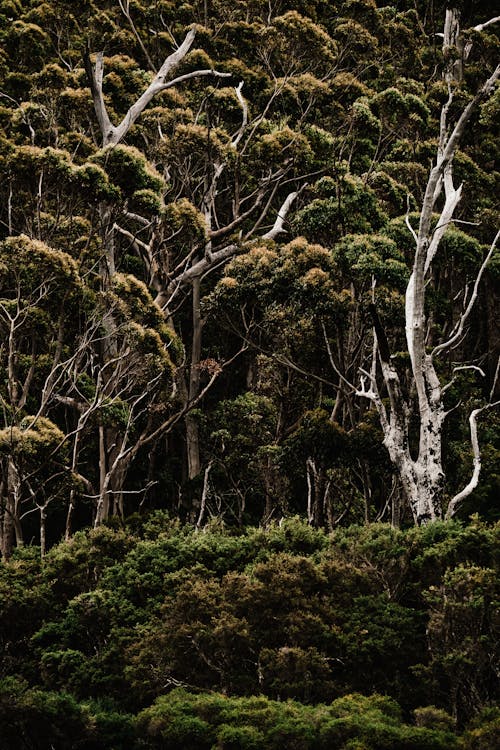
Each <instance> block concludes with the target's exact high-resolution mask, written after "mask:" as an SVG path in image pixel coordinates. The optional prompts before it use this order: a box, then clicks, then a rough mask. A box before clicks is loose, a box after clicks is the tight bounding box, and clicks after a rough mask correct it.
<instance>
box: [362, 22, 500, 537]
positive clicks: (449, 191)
mask: <svg viewBox="0 0 500 750" xmlns="http://www.w3.org/2000/svg"><path fill="white" fill-rule="evenodd" d="M494 20H498V19H492V21H494ZM492 21H489V22H487V23H486V24H481V25H479V26H476V27H475V29H474V30H475V31H481V30H482V29H483V28H484V27H485V26H486V25H488V24H489V23H491V22H492ZM455 48H457V49H460V50H461V53H462V54H461V57H460V58H458V59H457V58H456V57H455V56H454V52H453V50H454V49H455ZM469 52H470V44H469V43H467V42H465V41H464V40H463V38H462V37H461V36H460V35H459V28H458V12H457V11H456V10H448V11H447V13H446V22H445V31H444V39H443V53H444V58H445V64H446V68H445V81H446V85H447V88H448V99H447V101H446V103H445V104H444V106H443V108H442V110H441V119H440V133H439V145H438V152H437V159H436V164H435V166H434V167H433V169H432V170H431V173H430V175H429V179H428V182H427V186H426V189H425V195H424V199H423V203H422V208H421V212H420V219H419V226H418V230H417V231H415V230H414V229H413V228H412V226H411V223H410V221H409V220H408V228H409V230H410V232H411V233H412V235H413V237H414V240H415V245H416V249H415V255H414V259H413V270H412V273H411V276H410V279H409V282H408V286H407V289H406V296H405V299H406V313H405V316H406V338H407V345H408V353H409V357H410V362H411V365H410V367H411V386H410V396H409V397H407V396H405V394H404V391H403V387H402V381H401V378H400V375H399V373H398V370H397V367H396V365H395V363H394V361H393V360H392V358H391V353H390V349H389V343H388V339H387V335H386V333H385V330H384V328H383V326H382V324H381V322H380V318H379V315H378V313H377V310H376V307H375V305H373V306H372V308H371V313H372V317H373V327H374V328H373V330H374V353H373V359H372V365H371V370H370V371H369V372H368V371H366V370H364V371H363V373H362V378H361V388H360V389H359V390H358V391H357V393H358V395H359V396H362V397H364V398H368V399H370V400H371V401H372V402H373V403H374V404H375V406H376V409H377V411H378V414H379V417H380V423H381V426H382V430H383V433H384V445H385V446H386V448H387V450H388V452H389V456H390V458H391V461H392V463H393V465H394V467H395V469H396V471H397V474H398V476H399V479H400V481H401V485H402V487H403V492H404V495H405V497H406V500H407V502H408V504H409V507H410V508H411V511H412V514H413V518H414V521H415V523H416V524H418V525H420V524H425V523H428V522H429V521H435V520H436V519H439V518H441V517H442V516H443V513H444V514H445V515H446V518H451V517H452V516H453V515H454V514H455V513H456V512H457V511H458V509H459V507H460V505H461V503H462V501H463V500H464V498H465V497H467V496H468V495H469V494H470V493H471V492H472V491H473V490H474V489H475V487H476V486H477V483H478V479H479V473H480V470H481V458H480V451H479V444H478V437H477V417H478V416H479V414H480V413H481V412H482V411H483V410H484V409H485V408H491V407H492V406H494V405H495V404H494V403H489V404H487V405H486V406H484V407H481V408H477V409H474V410H473V411H472V412H471V414H470V417H469V422H470V431H471V445H472V451H473V457H474V458H473V461H474V468H473V474H472V477H471V479H470V481H469V483H468V484H467V485H466V487H464V488H463V489H462V490H461V491H460V492H459V493H457V494H456V495H455V496H454V497H452V498H451V500H450V501H449V503H448V507H447V509H444V508H443V490H444V481H445V476H444V471H443V465H442V461H443V457H442V442H443V424H444V421H445V419H446V416H447V411H446V408H445V400H444V395H445V393H446V391H447V390H448V388H449V387H450V385H451V383H452V382H453V380H451V381H449V382H448V383H447V384H446V385H444V386H443V385H442V384H441V381H440V378H439V375H438V365H437V360H438V357H439V355H441V354H442V353H444V352H447V351H449V350H450V349H451V348H452V347H453V345H455V344H456V343H457V342H458V341H459V340H460V339H461V337H462V335H463V333H464V327H465V324H466V322H467V319H468V318H469V316H470V313H471V311H472V308H473V306H474V303H475V301H476V299H477V294H478V287H479V283H480V281H481V278H482V275H483V273H484V270H485V268H486V265H487V263H488V261H489V260H490V258H491V257H492V255H493V252H494V250H495V247H496V243H497V241H498V238H499V236H500V232H499V233H497V235H496V237H495V239H494V240H493V242H492V244H491V246H490V248H489V251H488V252H487V254H486V257H485V258H484V260H483V262H482V265H481V267H480V269H479V272H478V274H477V276H476V280H475V283H474V287H473V290H472V292H471V294H470V297H469V299H468V300H467V302H466V303H465V304H464V310H463V311H462V312H461V314H460V315H459V317H458V320H457V321H456V322H455V326H454V328H453V331H452V333H451V335H450V336H449V337H448V339H447V340H445V341H442V342H441V343H439V344H437V345H436V346H435V347H434V348H433V349H432V351H430V352H428V351H427V345H426V342H427V333H428V325H429V319H428V313H427V310H426V299H427V294H428V286H427V285H428V280H429V277H430V272H431V270H432V262H433V260H434V258H435V256H436V254H437V252H438V250H439V246H440V242H441V240H442V238H443V236H444V234H445V232H446V231H447V229H448V228H449V225H450V224H451V222H452V221H453V216H454V212H455V209H456V207H457V205H458V202H459V201H460V198H461V195H462V185H460V186H459V187H457V188H455V186H454V180H453V161H454V158H455V156H456V154H457V149H458V146H459V143H460V141H461V139H462V137H463V136H464V133H465V131H466V129H467V126H468V123H469V121H470V118H471V115H472V113H473V111H474V109H475V108H476V107H477V106H478V105H479V104H480V103H481V102H482V101H484V100H485V99H486V98H487V97H488V96H489V95H490V94H491V92H492V91H493V89H494V86H495V83H496V81H497V80H498V77H499V75H500V66H497V67H496V69H495V70H494V72H493V73H492V75H491V76H490V77H489V78H488V80H487V81H486V82H485V83H484V84H483V85H482V86H481V88H480V89H479V91H478V93H477V94H476V95H475V97H474V98H473V99H472V100H471V101H470V102H469V103H468V104H467V106H466V107H465V109H463V111H462V112H461V114H460V116H459V117H458V119H457V121H456V123H455V124H454V126H453V127H451V126H450V122H449V119H450V117H449V115H450V110H451V108H452V105H453V103H454V99H455V95H456V88H457V85H458V84H459V83H460V81H461V78H462V63H463V61H464V60H466V59H467V56H468V54H469ZM443 197H444V205H443V206H442V208H441V209H440V212H439V218H438V219H437V222H436V221H435V212H436V210H437V209H438V205H439V203H440V200H441V198H443ZM379 365H380V370H381V375H382V382H383V385H384V388H385V391H386V393H387V397H388V400H389V403H388V405H386V403H384V400H383V396H384V394H383V392H382V391H381V389H380V387H379V385H378V382H377V377H376V375H377V370H378V366H379ZM467 367H468V365H463V366H460V367H457V368H456V370H458V369H464V368H467ZM473 369H478V368H476V367H475V366H473ZM412 389H414V390H415V392H416V397H417V407H416V411H415V410H414V409H413V406H412V402H411V395H412V394H411V390H412ZM497 403H499V402H497ZM412 416H416V418H417V420H418V423H419V426H418V433H419V435H418V448H416V449H415V450H414V452H413V446H412V435H411V431H412V425H411V420H412Z"/></svg>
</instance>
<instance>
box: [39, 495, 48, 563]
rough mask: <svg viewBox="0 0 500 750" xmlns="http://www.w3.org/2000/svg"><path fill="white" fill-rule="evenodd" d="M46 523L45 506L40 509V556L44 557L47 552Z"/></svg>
mask: <svg viewBox="0 0 500 750" xmlns="http://www.w3.org/2000/svg"><path fill="white" fill-rule="evenodd" d="M46 521H47V509H46V507H45V505H42V506H41V508H40V556H41V557H45V554H46V552H47V536H46Z"/></svg>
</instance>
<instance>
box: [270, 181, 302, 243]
mask: <svg viewBox="0 0 500 750" xmlns="http://www.w3.org/2000/svg"><path fill="white" fill-rule="evenodd" d="M298 195H299V193H298V192H297V191H296V192H294V193H289V195H288V196H287V197H286V199H285V200H284V202H283V204H282V206H281V208H280V210H279V211H278V216H277V217H276V221H275V222H274V225H273V227H272V229H270V230H269V232H266V233H265V234H263V235H262V239H263V240H274V239H275V238H276V237H277V236H278V234H280V233H281V232H285V231H286V230H285V229H284V224H285V220H286V217H287V215H288V212H289V211H290V208H291V207H292V204H293V202H294V200H295V199H296V197H297V196H298Z"/></svg>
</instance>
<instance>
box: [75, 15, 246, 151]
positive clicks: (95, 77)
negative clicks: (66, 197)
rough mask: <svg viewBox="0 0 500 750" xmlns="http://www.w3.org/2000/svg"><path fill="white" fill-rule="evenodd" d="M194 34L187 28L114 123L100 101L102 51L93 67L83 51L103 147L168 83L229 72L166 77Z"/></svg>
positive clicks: (122, 132)
mask: <svg viewBox="0 0 500 750" xmlns="http://www.w3.org/2000/svg"><path fill="white" fill-rule="evenodd" d="M127 6H128V4H127ZM122 10H123V5H122ZM124 12H125V11H124ZM195 36H196V30H195V29H191V30H190V31H189V32H188V33H187V34H186V36H185V38H184V41H183V42H182V44H181V45H180V47H179V48H178V49H176V50H175V52H172V54H171V55H169V56H168V57H167V58H166V60H165V61H164V63H163V65H162V66H161V68H160V70H159V71H158V72H157V73H156V75H155V76H154V78H153V80H152V81H151V83H150V84H149V86H148V87H147V89H146V90H145V91H143V93H142V94H141V95H140V96H139V98H138V99H137V100H136V101H135V102H134V104H132V106H131V107H130V109H129V110H128V112H127V114H126V115H125V117H124V118H123V120H122V121H121V122H120V124H119V125H117V126H115V125H113V123H112V122H111V120H110V118H109V115H108V112H107V109H106V104H105V101H104V95H103V92H102V83H103V75H104V55H103V52H98V53H97V56H96V62H95V67H94V66H93V65H92V62H91V60H90V54H89V52H88V51H87V53H86V54H85V55H84V65H85V70H86V72H87V77H88V79H89V83H90V90H91V92H92V98H93V100H94V109H95V112H96V116H97V120H98V122H99V127H100V129H101V134H102V139H103V146H108V145H116V144H117V143H120V141H121V140H123V138H124V137H125V136H126V135H127V133H128V131H129V130H130V128H131V127H132V125H133V124H134V122H135V121H136V120H137V118H138V117H139V116H140V115H141V113H142V112H143V111H144V110H145V109H146V107H147V106H148V104H149V103H150V101H151V100H152V99H153V98H154V97H155V96H156V95H157V94H158V93H160V92H162V91H165V90H166V89H168V88H171V87H172V86H176V85H177V84H179V83H183V82H184V81H187V80H190V79H192V78H198V77H200V76H201V77H203V76H209V75H210V76H215V77H226V76H230V75H231V74H230V73H220V72H219V71H216V70H196V71H193V72H191V73H186V74H185V75H182V76H179V77H177V78H173V79H171V80H169V79H168V76H169V75H170V73H172V72H173V71H174V70H175V68H176V67H177V66H178V65H179V63H180V62H181V61H182V60H183V59H184V57H185V56H186V55H187V53H188V52H189V50H190V49H191V46H192V44H193V41H194V38H195Z"/></svg>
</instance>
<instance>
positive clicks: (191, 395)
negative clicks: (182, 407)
mask: <svg viewBox="0 0 500 750" xmlns="http://www.w3.org/2000/svg"><path fill="white" fill-rule="evenodd" d="M192 312H193V338H192V347H191V363H190V368H189V388H188V393H187V395H188V401H193V399H195V398H196V397H197V396H198V394H199V392H200V360H201V334H202V327H203V323H202V319H201V313H200V280H199V279H195V280H194V281H193V311H192ZM185 425H186V447H187V461H188V477H189V479H194V478H195V477H197V476H198V475H199V473H200V471H201V461H200V438H199V430H198V422H197V420H196V417H193V416H192V415H191V414H187V415H186V418H185Z"/></svg>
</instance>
